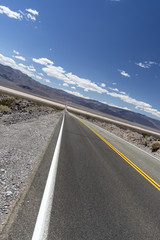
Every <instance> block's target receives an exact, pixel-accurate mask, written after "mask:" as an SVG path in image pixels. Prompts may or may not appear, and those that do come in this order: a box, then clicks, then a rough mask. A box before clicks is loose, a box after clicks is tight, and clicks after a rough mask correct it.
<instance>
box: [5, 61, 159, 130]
mask: <svg viewBox="0 0 160 240" xmlns="http://www.w3.org/2000/svg"><path fill="white" fill-rule="evenodd" d="M0 85H1V86H4V87H8V88H12V89H15V90H19V91H22V92H26V93H30V94H34V95H38V96H41V97H44V98H47V99H49V100H53V101H56V102H59V103H63V104H67V105H70V106H72V107H76V108H79V109H83V110H87V111H90V112H92V113H96V114H99V115H103V116H107V117H110V118H112V119H116V120H119V119H121V120H123V121H125V122H128V121H129V122H130V123H131V122H132V124H133V125H141V126H146V127H148V128H152V129H156V130H160V121H159V120H156V119H153V118H150V117H147V116H145V115H143V114H140V113H136V112H132V111H129V110H125V109H121V108H116V107H112V106H110V105H107V104H104V103H101V102H99V101H96V100H92V99H85V98H81V97H77V96H75V95H72V94H69V93H67V92H65V91H63V90H60V89H55V88H51V87H49V86H46V85H43V84H41V83H39V82H38V81H36V80H34V79H32V78H31V77H29V76H28V75H26V74H24V73H22V72H21V71H19V70H16V69H13V68H11V67H9V66H4V65H2V64H0Z"/></svg>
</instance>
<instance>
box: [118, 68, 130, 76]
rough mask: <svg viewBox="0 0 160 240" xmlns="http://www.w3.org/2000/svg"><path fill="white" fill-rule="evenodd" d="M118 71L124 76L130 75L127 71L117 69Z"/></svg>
mask: <svg viewBox="0 0 160 240" xmlns="http://www.w3.org/2000/svg"><path fill="white" fill-rule="evenodd" d="M118 71H119V72H120V74H121V75H122V76H124V77H130V75H129V74H128V73H126V72H125V71H124V70H120V69H118Z"/></svg>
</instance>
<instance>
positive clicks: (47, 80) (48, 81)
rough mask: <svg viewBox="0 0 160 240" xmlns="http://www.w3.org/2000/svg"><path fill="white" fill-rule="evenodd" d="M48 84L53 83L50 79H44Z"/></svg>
mask: <svg viewBox="0 0 160 240" xmlns="http://www.w3.org/2000/svg"><path fill="white" fill-rule="evenodd" d="M43 81H45V82H46V83H50V82H51V81H50V80H49V79H43Z"/></svg>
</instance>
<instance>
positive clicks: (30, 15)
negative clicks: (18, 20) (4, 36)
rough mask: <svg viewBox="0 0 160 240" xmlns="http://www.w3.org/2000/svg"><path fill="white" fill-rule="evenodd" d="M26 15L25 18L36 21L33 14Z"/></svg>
mask: <svg viewBox="0 0 160 240" xmlns="http://www.w3.org/2000/svg"><path fill="white" fill-rule="evenodd" d="M26 17H27V19H29V20H32V21H36V17H35V16H33V15H32V14H30V13H27V15H26Z"/></svg>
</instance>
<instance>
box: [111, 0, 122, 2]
mask: <svg viewBox="0 0 160 240" xmlns="http://www.w3.org/2000/svg"><path fill="white" fill-rule="evenodd" d="M110 1H111V2H120V0H110Z"/></svg>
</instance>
